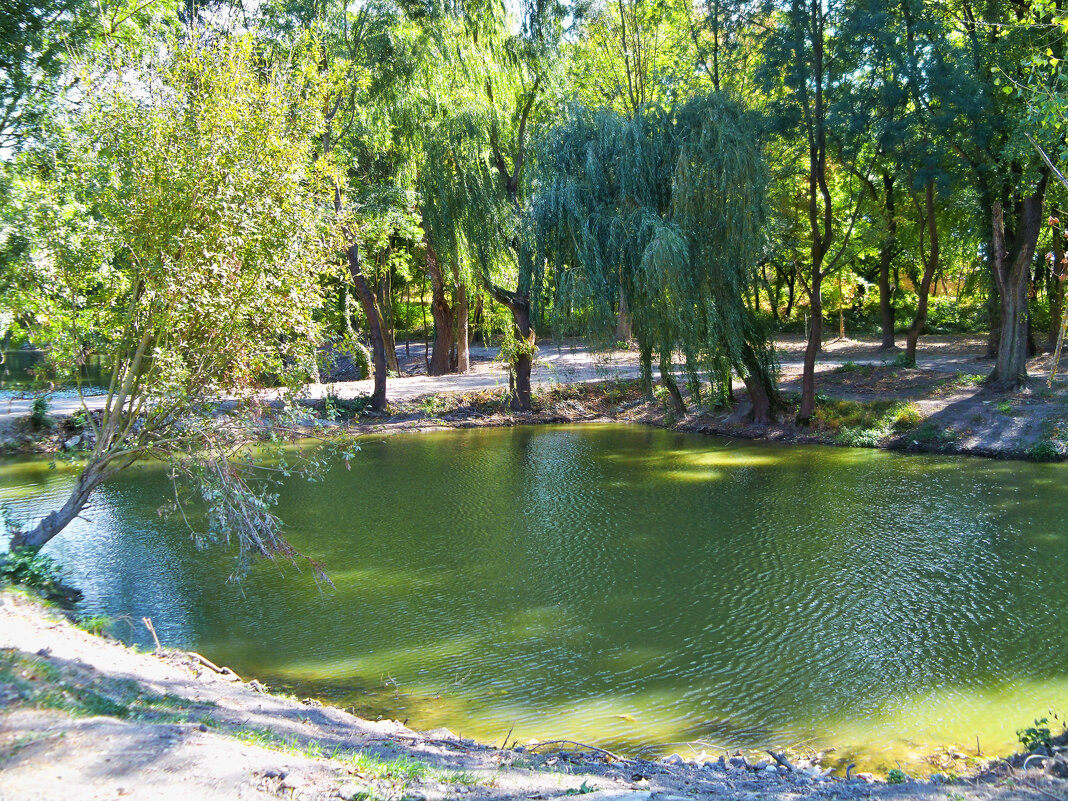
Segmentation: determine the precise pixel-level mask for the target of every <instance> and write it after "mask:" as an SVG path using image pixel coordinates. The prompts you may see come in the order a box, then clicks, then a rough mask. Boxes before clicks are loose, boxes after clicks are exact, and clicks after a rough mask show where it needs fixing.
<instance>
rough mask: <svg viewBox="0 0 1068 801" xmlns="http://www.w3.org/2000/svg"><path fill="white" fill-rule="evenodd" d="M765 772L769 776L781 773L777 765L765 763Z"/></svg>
mask: <svg viewBox="0 0 1068 801" xmlns="http://www.w3.org/2000/svg"><path fill="white" fill-rule="evenodd" d="M764 772H765V773H766V774H768V775H769V776H778V775H779V769H778V768H777V767H775V766H774V765H765V766H764Z"/></svg>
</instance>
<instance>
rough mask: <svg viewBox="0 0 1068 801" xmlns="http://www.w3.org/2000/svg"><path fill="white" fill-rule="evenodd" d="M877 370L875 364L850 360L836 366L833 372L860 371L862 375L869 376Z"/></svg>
mask: <svg viewBox="0 0 1068 801" xmlns="http://www.w3.org/2000/svg"><path fill="white" fill-rule="evenodd" d="M874 371H875V366H874V365H871V364H857V363H856V362H855V361H852V360H850V361H848V362H845V363H844V364H840V365H838V367H835V368H834V370H833V372H835V373H860V375H862V376H869V375H871V374H872V373H873V372H874Z"/></svg>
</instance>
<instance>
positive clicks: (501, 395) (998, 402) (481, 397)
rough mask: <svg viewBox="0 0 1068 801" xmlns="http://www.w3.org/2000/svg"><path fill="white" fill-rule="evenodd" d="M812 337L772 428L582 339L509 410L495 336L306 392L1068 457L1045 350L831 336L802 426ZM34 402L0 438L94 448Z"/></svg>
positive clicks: (357, 425) (784, 369)
mask: <svg viewBox="0 0 1068 801" xmlns="http://www.w3.org/2000/svg"><path fill="white" fill-rule="evenodd" d="M804 346H805V343H804V341H803V340H802V339H801V338H800V337H782V338H780V339H779V340H778V341H777V342H776V353H777V354H778V358H779V362H780V374H779V377H780V385H781V387H782V390H783V393H784V398H785V400H786V403H785V405H784V407H783V408H782V409H781V410H780V412H779V413H778V415H777V416H776V420H775V421H774V423H773V424H771V425H769V426H754V425H751V424H750V423H749V421H748V413H749V409H750V407H749V403H748V400H747V398H746V395H745V388H744V386H743V385H742V384H741V382H736V384H735V396H736V399H737V403H736V404H735V405H734V406H733V407H732V408H722V407H708V406H702V405H701V404H697V403H693V402H692V399H691V403H690V404H689V407H688V409H687V413H686V414H685V415H683V416H678V415H676V414H674V413H673V412H672V410H670V409H668V408H667V407H666V406H665V405H663V404H661V403H657V402H642V400H641V397H640V395H638V393H637V389H636V384H635V379H636V378H637V374H638V365H637V356H636V354H635V353H634V351H633V350H618V349H617V350H610V351H595V350H592V349H590V348H588V347H586V346H585V345H583V344H582V343H578V342H561V343H551V342H550V343H543V344H542V345H541V346H540V352H539V357H538V363H537V364H536V367H535V371H534V375H533V383H534V387H535V409H534V412H533V413H525V414H515V413H512V412H510V411H509V410H508V408H507V404H506V403H505V402H504V399H505V393H506V389H507V373H506V371H505V368H504V367H503V365H501V364H499V363H498V362H495V361H494V356H495V351H493V350H492V349H488V348H473V349H472V370H471V372H469V373H467V374H465V375H449V376H441V377H429V376H427V375H425V367H424V366H423V365H424V361H425V359H424V356H423V354H422V349H421V347H422V346H421V345H413V346H412V347H411V354H412V355H410V356H409V357H407V358H404V357H403V356H402V371H403V375H402V377H400V378H396V379H391V380H390V382H389V390H388V397H389V399H390V412H389V414H387V415H366V414H359V413H358V409H359V407H360V406H361V405H362V404H361V403H360V398H362V397H365V396H367V395H368V394H369V392H370V389H371V385H370V382H368V381H347V382H344V381H343V382H334V383H330V384H316V385H311V386H309V387H308V389H307V399H306V401H305V402H306V403H308V404H310V405H313V406H317V407H319V408H320V409H325V408H326V406H327V404H330V405H331V406H332V407H333V408H335V409H337V410H338V411H339V412H341V417H342V418H343V420H344V423H345V425H344V427H345V428H347V429H349V430H352V431H354V432H357V433H360V432H375V433H383V432H387V431H406V430H427V429H430V428H441V427H456V426H464V427H470V426H481V425H517V424H527V423H541V422H558V423H564V422H580V421H591V420H614V421H621V422H636V423H646V424H651V425H658V426H664V427H669V428H673V429H677V430H684V431H697V432H704V433H713V434H720V435H725V436H733V437H742V438H751V439H767V440H773V441H780V442H803V443H827V444H841V445H854V446H855V445H864V446H868V447H880V448H892V449H899V450H912V451H923V452H937V453H953V454H969V455H978V456H991V457H999V458H1014V459H1037V460H1043V461H1057V460H1061V459H1064V458H1065V457H1066V456H1068V379H1066V377H1065V376H1061V375H1058V376H1056V378H1055V379H1054V380H1053V382H1052V385H1049V375H1050V366H1051V365H1050V362H1051V357H1050V356H1049V355H1048V354H1047V355H1042V356H1039V357H1037V358H1035V359H1032V360H1031V361H1030V362H1029V363H1028V372H1029V375H1030V376H1031V380H1030V382H1029V384H1028V386H1027V387H1026V388H1024V389H1023V390H1021V391H1020V392H1015V393H1009V394H998V393H993V392H991V391H990V390H988V389H987V388H986V387H985V385H984V384H983V382H982V379H983V378H984V377H985V376H986V375H988V374H989V373H990V371H991V370H992V368H993V362H992V361H991V360H989V359H986V358H985V357H984V350H985V342H984V340H983V339H982V338H981V337H974V336H930V337H924V338H923V339H922V340H921V343H920V352H919V356H918V364H917V366H915V367H903V366H900V365H899V363H898V361H897V357H898V356H899V354H900V353H901V351H900V349H893V350H881V349H880V348H879V343H878V342H877V341H875V340H851V339H845V340H836V339H832V340H829V341H828V342H827V343H826V344H825V346H824V349H823V352H822V353H821V354H820V357H819V359H818V361H817V372H818V375H817V393H818V395H819V397H820V399H821V405H822V406H823V407H824V408H823V410H822V411H821V412H820V413H819V414H818V415H817V418H816V420H814V421H813V422H812V424H810V425H807V426H799V425H797V424H796V422H795V420H794V417H795V415H796V404H797V401H798V398H799V393H800V388H801V367H802V364H801V359H802V356H803V352H804ZM399 354H403V348H400V349H399ZM86 401H87V404H88V405H89V406H90V408H92V407H93V406H94V404H99V403H100V402H102V401H101V399H99V398H94V397H89V398H87V399H86ZM895 403H896V404H909V405H910V409H909V412H908V415H907V417H909V418H910V419H911V421H912V424H911V425H908V426H905V425H902V424H900V423H899V424H897V425H895V426H893V427H892V428H887V427H886V426H883V427H882V428H879V427H878V426H876V427H874V428H872V429H871V430H870V431H867V432H866V433H865V432H859V433H860V436H858V432H857V431H855V430H854V431H848V430H843V429H844V428H845V429H849V428H850V426H849V425H847V424H846V423H847V422H848V419H847V418H849V417H850V415H848V414H845V415H843V412H846V411H848V409H847V408H846V407H848V406H849V405H850V404H862V405H865V406H867V407H869V408H868V411H869V412H871V414H868V415H867V416H868V417H871V416H872V414H875V413H876V412H877V411H878V410H879V409H885V408H887V407H889V406H890V405H892V404H895ZM28 404H29V400H28V399H7V401H6V404H5V405H4V408H0V450H7V451H8V452H33V451H36V452H57V451H61V450H73V449H77V448H84V447H85V446H86V444H87V443H86V442H85V439H84V437H83V436H79V430H78V429H77V426H76V424H75V421H74V420H73V419H72V418H71V416H70V415H72V414H73V413H74V412H75V411H77V409H78V408H80V401H78V399H77V398H62V399H58V400H57V401H56V402H55V404H54V405H53V410H52V414H53V415H54V417H55V418H56V425H55V426H54V427H53V428H52V429H50V430H46V431H36V430H33V429H32V427H31V426H30V425H29V422H28V417H27V414H28V409H29V405H28ZM23 407H25V408H23ZM852 416H853V417H855V416H856V415H852ZM854 428H855V426H854Z"/></svg>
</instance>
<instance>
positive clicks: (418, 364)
mask: <svg viewBox="0 0 1068 801" xmlns="http://www.w3.org/2000/svg"><path fill="white" fill-rule="evenodd" d="M924 346H925V350H924V353H922V354H921V355H920V358H919V360H918V362H919V366H920V367H924V368H928V369H933V370H938V371H940V372H950V373H953V372H957V371H959V370H967V369H973V370H978V369H980V368H981V369H982V370H986V371H989V369H990V364H989V362H987V363H985V364H982V365H979V364H977V363H976V360H977V357H981V355H982V352H983V343H982V340H980V339H977V338H974V337H930V338H929V339H927V340H925V341H924ZM776 348H777V352H778V354H779V359H780V363H781V368H782V374H781V375H782V380H783V381H785V382H789V381H791V380H794V379H795V378H797V377H798V376H800V374H801V366H802V358H803V355H804V341H803V340H801V339H799V338H796V337H784V338H781V339H779V340H778V341H777V342H776ZM409 350H410V354H409V355H407V356H405V353H404V346H403V343H401V344H400V345H399V346H398V356H399V357H400V359H401V369H402V371H403V372H404V375H402V376H401V377H399V378H391V379H390V380H389V382H388V384H387V386H388V390H387V397H388V398H389V400H390V401H392V402H401V403H403V402H407V401H412V400H417V399H419V398H423V397H427V396H429V395H438V394H442V393H450V392H475V391H481V390H487V389H494V388H499V387H507V386H508V372H507V370H506V369H505V368H504V366H503V365H501V364H500V363H499V362H496V361H494V359H495V358H496V355H497V349H496V348H485V347H472V348H471V372H469V373H466V374H464V375H445V376H428V375H426V370H425V367H424V366H423V365H424V363H425V362H424V358H425V357H424V347H423V345H422V344H421V343H411V345H410V348H409ZM896 353H897V351H891V352H889V353H887V352H881V351H880V350H879V347H878V342H876V341H875V340H870V341H869V340H844V341H840V340H831V341H829V342H828V343H827V345H826V347H825V349H824V351H823V353H822V354H821V356H820V358H819V362H818V364H819V366H820V368H821V369H824V370H828V369H833V368H834V367H837V366H840V365H841V364H844V363H846V362H848V361H855V362H860V363H866V364H883V363H887V362H892V361H893V358H894V356H895V355H896ZM1035 369H1036V370H1037V371H1038V372H1037V373H1036V374H1037V375H1041V374H1042V370H1043V365H1041V364H1040V363H1037V362H1036V364H1035ZM637 375H638V355H637V352H636V351H635V350H619V349H614V350H608V351H598V350H592V349H590V348H589V347H587V346H585V345H582V344H580V343H577V342H573V341H569V342H562V343H552V342H548V343H542V344H541V345H540V346H539V350H538V357H537V362H536V364H535V367H534V370H533V373H532V375H531V381H532V382H533V383H534V384H535V385H537V386H544V385H547V384H558V383H560V384H574V383H586V382H591V381H605V380H611V379H629V378H636V377H637ZM1046 375H1048V370H1047V372H1046ZM373 384H374V382H373V381H371V380H370V379H368V380H364V381H339V382H333V383H329V384H310V385H309V386H308V388H307V396H308V398H309V399H310V400H319V399H322V398H324V397H326V396H327V394H328V393H329V394H331V395H333V396H335V397H338V398H356V397H359V396H361V395H370V394H371V391H372V389H373ZM92 391H93V390H90V392H92ZM22 394H24V393H17V392H5V393H2V394H0V426H2V425H3V424H4V423H6V422H10V421H12V420H14V419H17V418H20V417H25V416H26V415H27V414H29V413H30V405H31V404H32V402H33V400H32V397H30V396H26V397H21V395H22ZM104 400H105V399H104V396H103V395H101V394H88V395H87V397H86V398H85V402H86V406H88V407H89V409H92V410H97V409H101V408H103V406H104ZM49 401H50V411H51V413H52V414H54V415H58V416H69V415H72V414H74V413H75V412H77V411H78V410H79V409H81V407H82V401H81V399H80V398H79V397H78V395H77V393H75V392H72V391H69V390H68V391H64V392H57V393H53V394H52V395H50V396H49Z"/></svg>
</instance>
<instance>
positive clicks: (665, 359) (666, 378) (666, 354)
mask: <svg viewBox="0 0 1068 801" xmlns="http://www.w3.org/2000/svg"><path fill="white" fill-rule="evenodd" d="M660 383H662V384H663V385H664V387H665V388H666V389H667V391H668V394H669V395H671V402H672V404H673V405H674V407H675V411H676V412H677V413H678V414H679V415H680V416H681V415H684V414H686V403H685V402H684V401H683V400H682V393H681V392H679V385H678V384H677V383H675V376H673V375H672V374H671V351H669V350H662V351H661V352H660Z"/></svg>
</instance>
